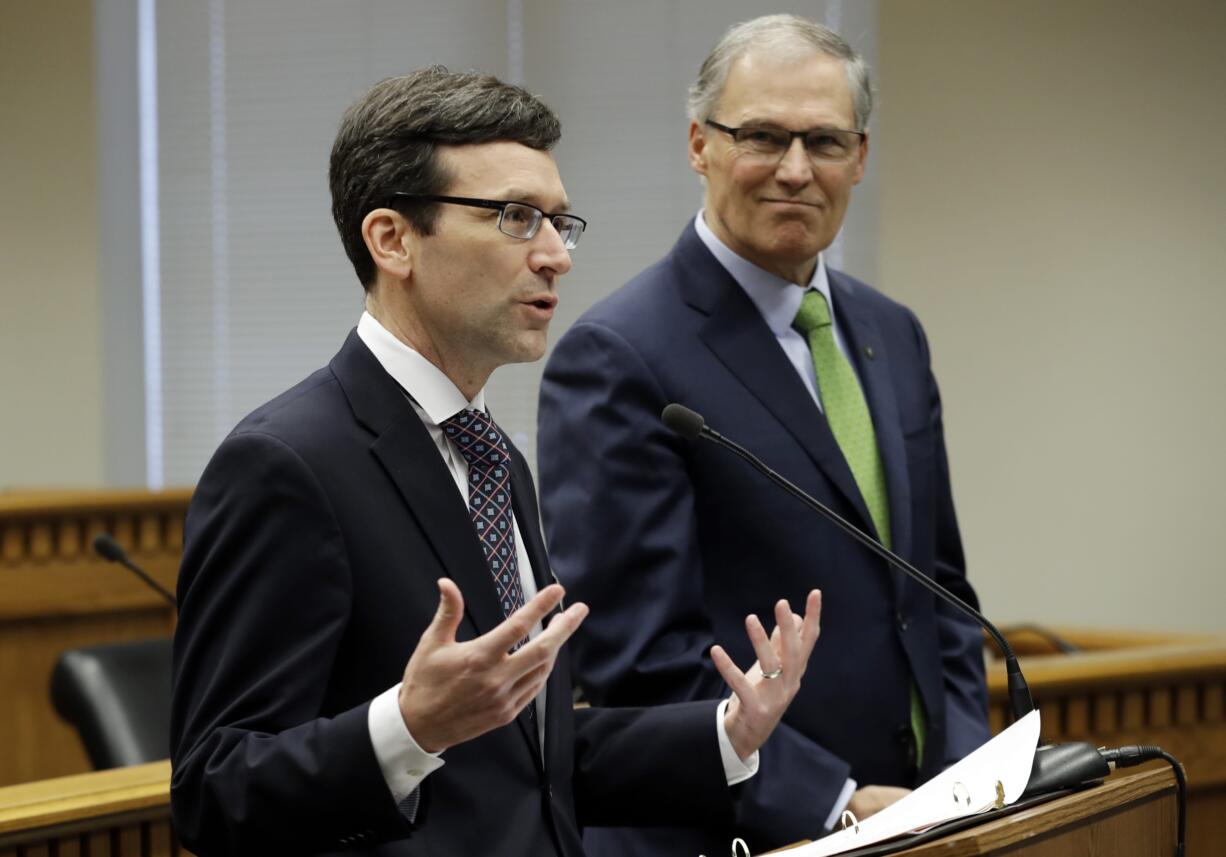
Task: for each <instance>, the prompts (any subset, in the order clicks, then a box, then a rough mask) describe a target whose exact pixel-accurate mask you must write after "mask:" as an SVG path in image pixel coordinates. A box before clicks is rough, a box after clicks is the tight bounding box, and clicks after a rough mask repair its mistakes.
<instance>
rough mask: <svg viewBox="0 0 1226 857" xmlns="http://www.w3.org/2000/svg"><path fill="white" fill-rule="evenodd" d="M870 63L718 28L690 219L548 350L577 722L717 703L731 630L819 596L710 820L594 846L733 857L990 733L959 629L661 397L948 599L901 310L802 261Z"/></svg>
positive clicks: (553, 464) (735, 646) (957, 550)
mask: <svg viewBox="0 0 1226 857" xmlns="http://www.w3.org/2000/svg"><path fill="white" fill-rule="evenodd" d="M871 105H872V90H871V86H870V82H869V75H868V69H867V67H866V65H865V63H864V61H863V59H862V58H861V57H859V56H858V55H857V54H856V53H855V52H854V51H853V50H852V49H851V48H850V47H849V46H848V45H847V43H846V42H845V41H844V40H843V39H842V38H840V37H839V36H838V35H837V34H835V33H834V32H832V31H830V30H828V29H826V28H825V27H822V26H820V25H818V24H815V23H812V22H809V21H806V20H804V19H801V18H797V17H793V16H789V15H777V16H769V17H764V18H759V19H756V20H752V21H749V22H746V23H743V24H740V25H737V26H735V27H733V28H732V29H731V30H729V31H728V33H727V34H726V35H725V36H724V38H723V39H722V40H721V41H720V42H719V44H717V45H716V46H715V48H714V49H713V50H712V52H711V53H710V55H709V56H708V57H707V59H706V61H705V62H704V63H703V65H702V68H701V71H700V73H699V76H698V79H697V81H696V82H695V83H694V85H693V87H692V88H691V91H690V100H689V119H690V123H689V162H690V165H691V167H692V168H693V169H694V171H695V172H697V173H698V174H699V175H700V176H701V177H702V178H703V180H704V183H705V200H704V205H703V208H702V210H701V211H700V212H699V214H698V216H696V217H695V218H694V220H693V221H691V222H690V224H689V225H687V226H686V227H685V230H684V232H683V233H682V235H681V238H680V239H679V240H678V241H677V243H676V245H675V246H674V247H673V249H672V250H671V251H670V252H669V253H668V255H666V256H665V257H664V259H662V260H661V261H660V262H658V263H657V264H655V265H653V266H652V267H650V268H648V269H647V270H646V271H644V272H643V273H641V274H640V275H638V276H637V277H635V278H634V279H633V280H632V281H630V282H629V283H628V284H626V285H625V286H624V287H622V288H621V289H619V290H618V291H617V292H615V293H614V294H613V295H612V296H610V297H608V298H606V299H605V300H603V301H602V302H600V303H598V304H597V305H596V306H594V307H593V308H592V309H591V310H589V311H588V312H587V313H586V314H585V315H584V316H583V317H582V318H581V319H580V320H579V321H578V322H577V323H576V324H575V325H574V326H573V327H571V329H570V330H569V331H567V333H566V334H565V335H564V336H563V337H562V339H561V340H560V341H559V343H558V344H557V346H556V347H555V350H554V352H553V354H552V355H551V357H550V359H549V361H548V363H547V366H546V370H545V377H544V382H543V384H542V389H541V407H540V413H539V427H540V430H539V434H538V456H537V459H538V466H539V474H540V479H541V501H542V507H543V514H544V519H545V524H546V534H547V536H548V538H549V543H550V549H551V556H552V559H553V563H554V570H555V572H556V574H557V575H558V578H559V579H560V580H561V581H562V583H563V584H565V585H566V587H567V589H568V591H569V592H571V593H572V595H575V596H577V597H579V598H581V599H583V601H585V602H586V603H588V604H589V605H591V607H592V611H593V613H592V616H591V617H590V618H589V619H588V621H587V622H586V623H585V624H584V626H583V627H582V628H580V629H579V630H578V632H577V633H576V636H575V637H574V639H573V640H572V661H573V663H574V666H575V675H576V677H577V680H578V683H579V684H580V686H581V687H582V689H583V691H584V692H585V694H586V695H587V697H588V698H589V699H590V700H591V701H592V702H593V703H595V704H599V705H642V704H654V703H660V702H665V701H678V700H686V699H701V698H704V697H709V696H711V695H718V694H720V693H722V692H723V691H724V686H723V681H722V679H721V678H720V676H719V675H718V674H717V673H716V671H715V670H714V669H712V668H711V666H710V664H709V662H708V661H707V658H706V653H707V651H708V650H709V649H710V648H711V646H712V645H714V644H719V645H721V646H723V647H725V648H727V649H728V650H729V651H730V652H732V654H733V658H734V659H739V661H740V662H748V661H752V660H753V655H752V653H751V651H750V650H749V649H747V648H746V647H745V646H744V644H743V642H742V641H741V640H740V639H739V637H740V633H741V632H740V618H739V617H740V614H741V613H742V612H744V611H747V610H748V611H761V610H762V609H764V607H765V606H766V605H768V604H769V603H770V601H771V599H773V598H777V597H779V593H780V591H781V590H782V593H783V594H784V596H785V597H789V598H793V599H794V598H796V597H798V596H799V595H800V594H801V593H803V592H805V591H807V590H808V589H810V588H812V587H815V586H816V587H820V588H821V590H822V591H823V593H824V597H825V600H826V604H827V605H829V606H830V607H831V608H832V609H831V610H830V613H829V615H828V617H827V621H826V623H825V627H824V629H823V640H822V643H823V645H822V646H821V647H820V649H819V650H818V651H816V652H815V653H814V656H813V658H812V659H811V660H810V663H809V673H808V680H807V681H806V682H805V684H804V685H803V687H802V689H801V691H800V695H799V696H798V697H797V700H796V703H795V704H794V705H793V706H792V707H791V708H790V709H789V711H788V713H787V714H786V715H785V717H784V720H783V725H782V726H781V727H780V729H779V730H777V731H776V733H775V734H774V735H773V736H772V737H771V739H770V740H769V741H768V742H767V743H766V745H765V746H764V747H763V749H762V753H761V758H762V768H761V773H760V775H759V776H758V777H756V778H755V779H754V780H753V781H750V782H747V783H746V784H745V785H744V786H742V787H741V789H742V793H741V796H740V802H739V805H738V812H737V814H736V815H735V817H733V818H720V817H713V818H712V819H710V820H709V822H708V823H707V824H706V825H705V827H704V829H702V830H696V829H685V830H680V829H679V830H673V831H615V830H594V831H588V834H587V838H586V842H587V843H588V846H589V853H591V854H593V855H606V854H608V855H612V854H644V855H660V857H663V855H667V854H693V853H699V852H704V853H708V854H711V853H725V852H726V847H727V846H726V844H723V843H726V842H727V841H728V838H729V836H730V835H731V834H733V833H735V834H740V835H742V836H744V837H745V838H746V839H747V841H748V842H749V845H750V847H751V849H752V850H753V851H754V852H755V853H757V852H759V851H762V850H765V849H768V848H771V847H775V846H778V845H782V844H784V843H787V842H791V841H795V840H797V839H801V838H814V837H816V836H819V835H821V834H822V832H823V831H826V830H829V829H830V828H831V827H832V825H834V824H835V822H836V821H837V820H838V818H839V816H840V813H841V812H842V811H843V810H844V809H845V808H847V809H850V810H851V811H852V812H853V813H855V814H856V815H857V816H859V817H861V818H862V817H864V816H866V815H869V814H871V813H872V812H874V811H876V810H877V809H880V808H881V807H882V806H884V805H886V804H887V803H889V802H890V801H892V800H896V799H897V798H898V797H900V796H901V795H902V794H904V793H905V789H906V788H909V787H913V786H914V785H916V784H917V783H919V782H922V781H923V780H925V779H927V778H929V777H930V776H931V775H932V774H933V773H935V772H937V771H940V770H941V769H942V768H943V767H945V766H946V765H948V764H949V763H951V762H952V761H955V760H957V759H958V758H960V757H962V756H963V755H965V754H966V753H968V752H969V751H970V750H972V749H974V748H975V747H977V746H978V745H979V744H981V743H982V742H983V741H984V740H986V738H987V737H988V727H987V701H986V688H985V680H984V671H983V656H982V636H981V632H980V629H979V628H978V627H977V626H976V625H975V624H973V623H972V622H970V621H969V620H967V619H966V618H965V617H963V616H961V615H960V614H957V613H955V612H953V611H952V610H951V609H950V608H948V607H946V606H945V605H944V604H943V603H942V602H938V601H935V600H934V599H933V597H932V596H931V595H930V594H928V593H927V592H926V591H925V590H924V589H922V588H921V587H919V586H917V585H916V584H914V583H911V582H908V581H907V580H906V578H904V577H903V576H902V574H901V573H899V572H895V571H893V570H891V569H890V568H888V567H887V566H886V565H885V563H883V562H882V561H881V560H879V559H877V558H875V557H874V556H873V554H871V553H870V552H869V551H868V550H867V549H865V548H863V547H862V546H861V545H859V544H857V543H856V542H854V541H853V540H852V539H850V538H849V537H848V536H846V535H845V534H844V533H842V532H840V531H838V530H837V529H836V528H834V527H833V526H832V525H830V524H828V523H827V522H826V521H824V520H822V519H821V518H818V517H816V516H815V515H814V514H813V513H812V512H810V511H809V510H808V509H807V508H806V507H804V506H802V505H801V504H800V503H798V502H797V501H796V500H794V499H793V498H792V497H790V496H788V495H786V494H784V493H783V492H782V491H780V490H779V489H778V488H777V487H776V486H774V485H772V484H770V483H769V482H767V480H766V479H765V478H763V477H762V476H761V475H760V474H758V473H757V472H756V471H754V470H752V469H751V468H750V467H749V466H748V465H746V464H745V463H744V462H742V461H741V460H740V459H738V458H736V457H734V456H732V455H730V454H729V453H727V452H726V451H724V450H722V449H719V448H717V447H716V446H714V445H713V444H708V443H699V442H688V441H686V440H684V439H682V438H681V437H679V436H677V435H675V434H673V433H672V432H670V431H669V429H668V428H666V427H665V426H664V425H663V424H662V423H661V420H660V413H661V409H662V408H664V406H665V405H667V404H669V403H670V402H678V403H680V404H682V405H685V406H687V407H689V408H691V409H693V410H694V411H697V412H698V413H700V414H702V415H703V416H704V417H705V419H706V422H707V424H708V425H710V426H711V428H713V429H715V430H716V431H718V432H720V433H721V434H723V435H725V436H726V437H728V438H729V439H731V440H735V441H737V442H739V443H741V444H743V445H744V446H746V447H748V448H749V450H750V451H752V452H753V453H755V454H757V455H758V456H759V457H760V458H762V459H764V460H765V461H766V463H767V464H768V465H770V466H771V467H772V468H774V469H775V470H776V471H778V472H779V473H781V474H782V475H783V476H784V477H786V478H788V479H790V480H792V481H793V482H795V483H797V484H798V485H799V486H800V487H801V488H803V489H804V490H806V491H807V492H809V493H810V494H812V495H814V496H816V497H817V498H818V499H819V500H821V501H823V502H824V503H826V504H827V505H828V506H831V507H833V509H834V510H835V511H836V512H838V513H840V514H841V515H842V516H843V517H844V518H846V519H848V520H850V521H851V522H852V523H854V524H855V525H856V526H857V527H859V528H860V529H861V530H863V531H865V532H866V533H869V534H872V535H873V536H874V537H875V538H877V539H880V541H881V542H883V543H884V544H886V545H887V546H889V547H891V548H892V549H893V550H894V551H896V552H897V553H899V554H901V555H902V556H903V557H904V558H906V559H908V560H910V561H911V562H912V563H914V564H915V565H916V566H918V567H919V568H920V569H922V570H923V571H924V572H926V573H927V574H929V575H931V576H933V577H934V578H935V579H936V580H938V581H939V582H941V583H942V584H944V585H945V586H947V587H948V588H950V589H952V590H953V591H954V592H955V593H956V594H957V595H959V596H960V597H961V598H963V599H964V600H966V601H968V602H970V603H972V604H974V603H976V602H975V595H974V592H973V591H972V589H971V587H970V585H969V584H968V582H967V579H966V574H965V567H964V562H963V556H962V547H961V542H960V537H959V534H958V526H957V522H956V520H955V517H954V507H953V501H952V499H951V493H950V480H949V470H948V466H947V463H946V456H945V443H944V438H943V429H942V419H941V404H940V399H939V396H938V393H937V386H936V383H935V381H934V379H933V376H932V372H931V369H930V361H929V353H928V345H927V342H926V340H925V337H924V332H923V330H922V328H921V327H920V325H919V322H918V321H917V320H916V318H915V316H914V315H913V314H912V313H911V312H910V311H909V310H908V309H907V308H906V307H903V306H900V305H899V304H897V303H895V302H894V301H892V300H890V299H889V298H888V297H886V296H885V295H883V294H881V293H880V292H878V291H876V290H874V289H872V288H871V287H869V286H867V285H865V284H864V283H862V282H859V281H857V280H855V279H853V278H852V277H850V276H848V275H846V274H843V273H841V272H839V271H836V270H832V269H829V268H827V266H826V263H825V260H824V259H823V251H824V250H825V249H826V248H827V247H829V246H830V244H831V242H832V241H834V239H835V236H836V235H837V234H838V231H839V228H840V226H841V225H842V223H843V218H844V214H845V212H846V210H847V206H848V202H849V199H850V197H851V192H852V188H853V187H855V185H856V184H857V183H859V181H860V179H861V178H862V176H863V175H864V168H865V160H866V158H867V156H868V151H869V134H868V119H869V113H870V108H871Z"/></svg>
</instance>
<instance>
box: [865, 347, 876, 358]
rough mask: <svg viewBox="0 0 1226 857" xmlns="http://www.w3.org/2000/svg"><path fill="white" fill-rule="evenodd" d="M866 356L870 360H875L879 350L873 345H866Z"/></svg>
mask: <svg viewBox="0 0 1226 857" xmlns="http://www.w3.org/2000/svg"><path fill="white" fill-rule="evenodd" d="M864 356H865V357H867V358H868V359H869V360H875V359H877V352H876V351H874V350H873V346H871V345H866V346H864Z"/></svg>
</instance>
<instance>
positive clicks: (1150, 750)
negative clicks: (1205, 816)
mask: <svg viewBox="0 0 1226 857" xmlns="http://www.w3.org/2000/svg"><path fill="white" fill-rule="evenodd" d="M1098 752H1099V753H1101V754H1102V757H1103V760H1104V761H1105V762H1106V763H1107V764H1108V765H1110V766H1111V767H1112V768H1113V769H1114V768H1131V767H1133V766H1134V765H1140V764H1142V763H1144V762H1152V761H1154V760H1156V759H1162V760H1163V761H1164V762H1166V763H1167V764H1169V765H1170V766H1171V768H1172V769H1173V770H1174V771H1175V799H1176V803H1177V804H1178V806H1179V827H1178V839H1177V840H1176V845H1175V857H1183V851H1184V845H1183V840H1184V830H1185V828H1186V825H1187V816H1188V780H1187V778H1186V777H1185V776H1184V773H1183V766H1182V765H1181V764H1179V760H1178V759H1176V758H1175V757H1174V756H1172V755H1171V754H1170V753H1168V752H1167V751H1166V750H1163V749H1162V748H1161V747H1155V746H1153V745H1148V744H1128V745H1126V746H1124V747H1116V748H1114V749H1112V750H1107V749H1101V750H1099V751H1098Z"/></svg>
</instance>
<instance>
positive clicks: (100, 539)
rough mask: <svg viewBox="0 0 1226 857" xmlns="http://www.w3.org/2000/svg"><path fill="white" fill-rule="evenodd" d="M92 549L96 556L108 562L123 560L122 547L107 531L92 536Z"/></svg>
mask: <svg viewBox="0 0 1226 857" xmlns="http://www.w3.org/2000/svg"><path fill="white" fill-rule="evenodd" d="M94 550H95V551H96V552H97V554H98V556H100V557H102V558H103V559H105V560H107V561H108V562H123V560H124V552H123V548H121V547H120V546H119V542H117V541H115V540H114V539H113V538H111V537H110V535H109V534H108V533H98V535H96V536H94Z"/></svg>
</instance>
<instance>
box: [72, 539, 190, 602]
mask: <svg viewBox="0 0 1226 857" xmlns="http://www.w3.org/2000/svg"><path fill="white" fill-rule="evenodd" d="M93 545H94V552H95V553H97V554H98V556H100V557H102V558H103V559H104V560H106V561H107V562H117V563H119V564H120V565H122V566H123V567H124V568H126V569H128V570H129V571H131V572H132V573H133V574H135V575H136V576H137V577H139V578H140V579H141V580H143V581H144V582H145V584H146V585H147V586H148V587H149V588H150V589H153V590H154V591H155V592H157V594H158V595H160V596H162V598H163V599H165V601H166V603H167V604H169V605H170V606H171V607H174V608H175V609H178V606H179V604H178V602H176V601H175V597H174V596H173V595H171V594H170V593H169V592H167V591H166V589H165V587H163V586H162V585H161V584H160V583H158V582H157V581H156V580H154V579H153V578H152V577H150V576H149V575H148V574H146V573H145V572H144V570H143V569H142V568H141V567H140V566H138V565H137V564H136V563H134V562H132V560H131V558H129V557H128V553H127V551H125V550H124V549H123V548H122V547H120V546H119V542H117V541H115V540H114V539H113V538H111V536H110V534H109V533H98V535H96V536H94V542H93Z"/></svg>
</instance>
